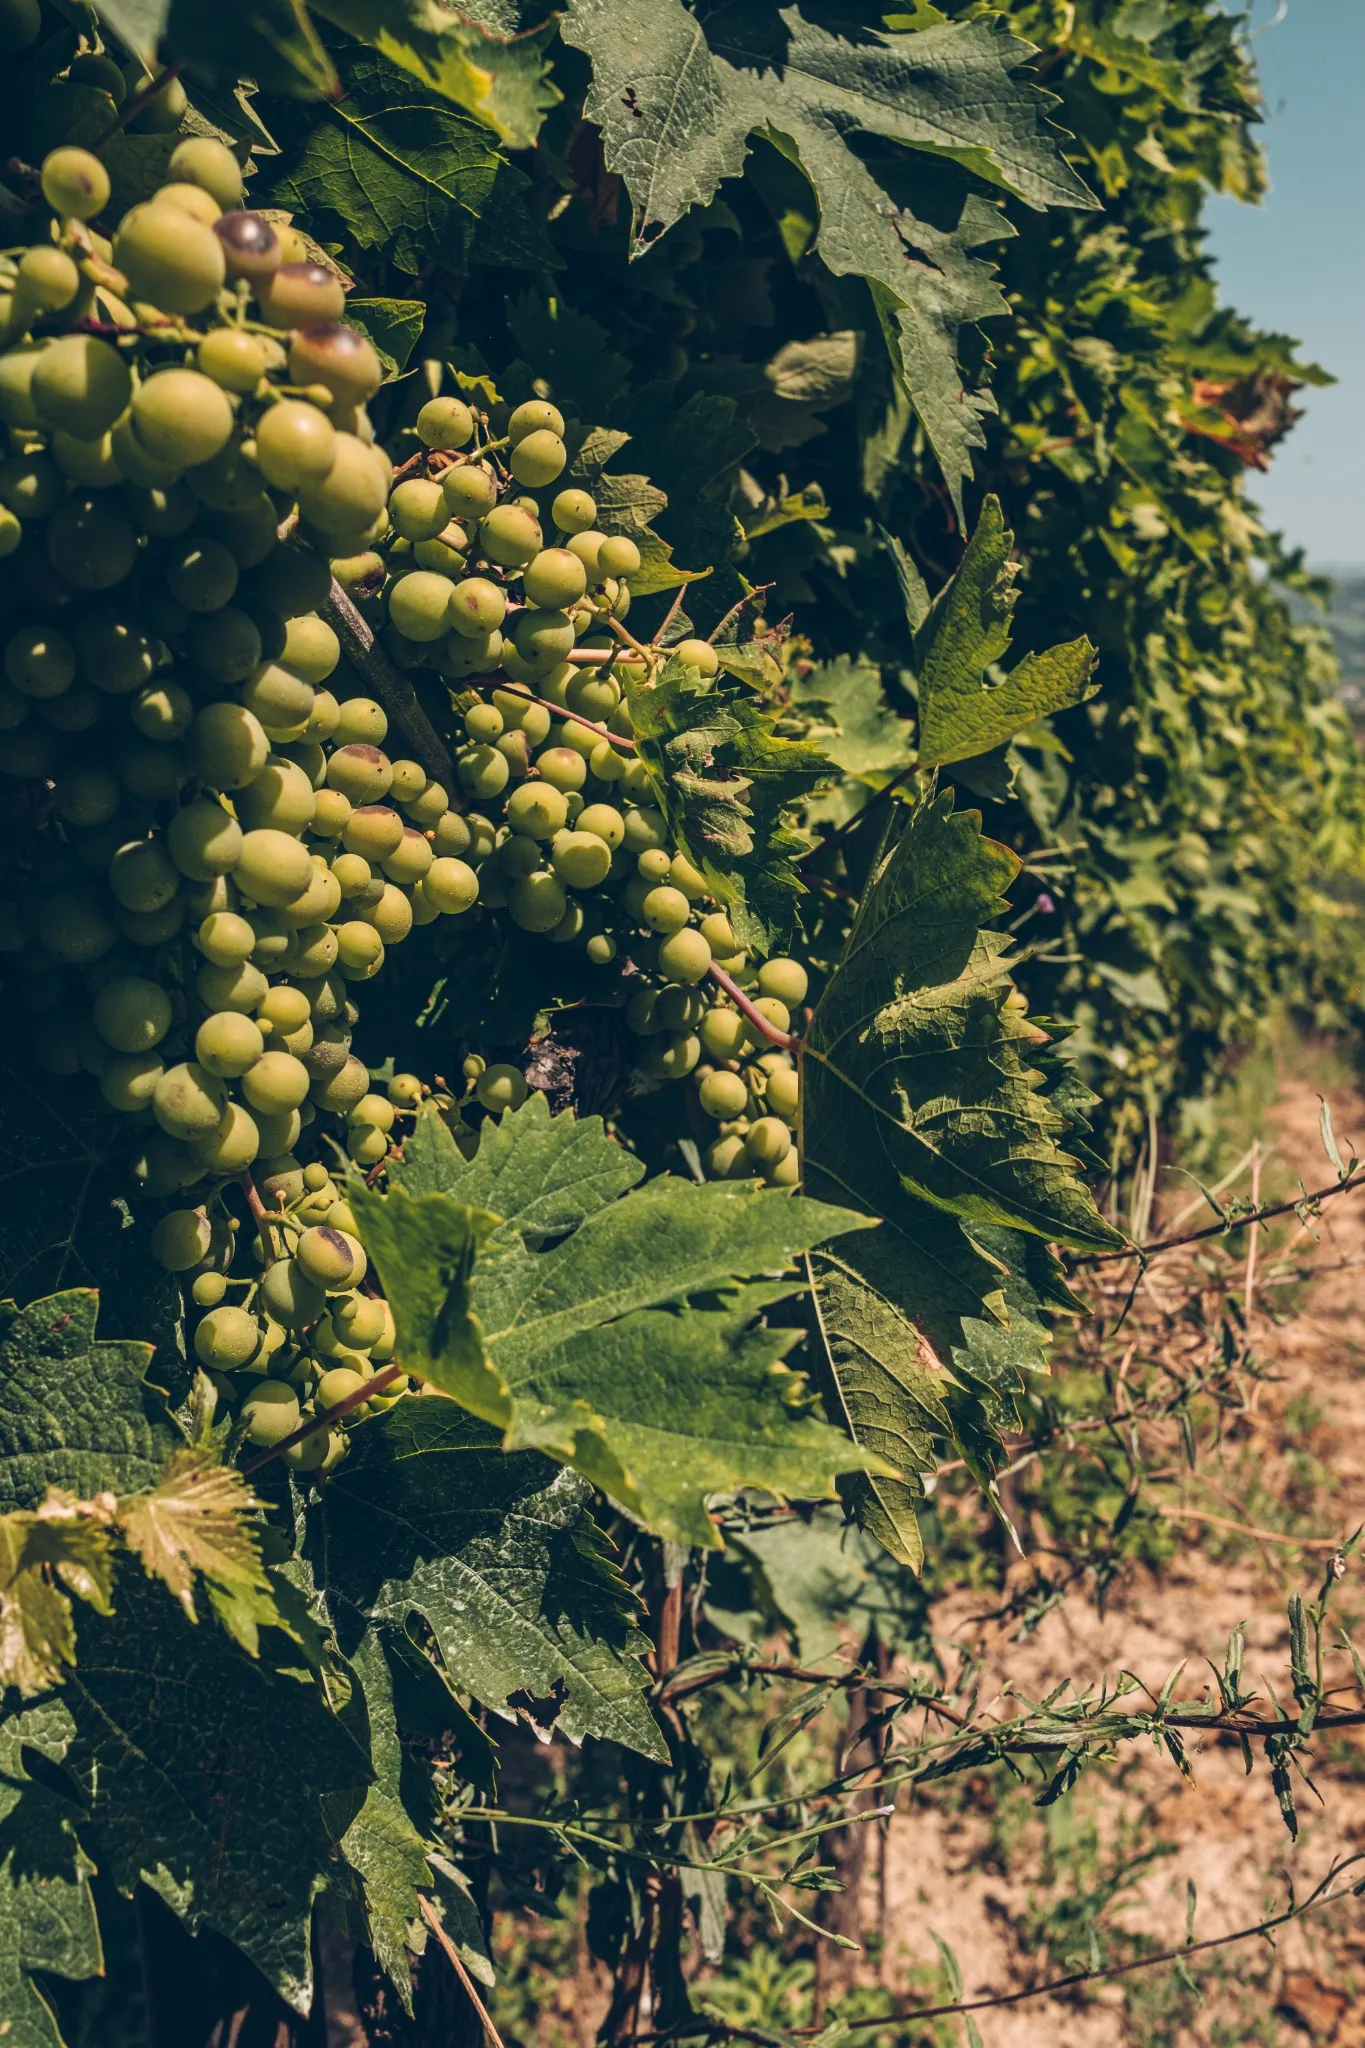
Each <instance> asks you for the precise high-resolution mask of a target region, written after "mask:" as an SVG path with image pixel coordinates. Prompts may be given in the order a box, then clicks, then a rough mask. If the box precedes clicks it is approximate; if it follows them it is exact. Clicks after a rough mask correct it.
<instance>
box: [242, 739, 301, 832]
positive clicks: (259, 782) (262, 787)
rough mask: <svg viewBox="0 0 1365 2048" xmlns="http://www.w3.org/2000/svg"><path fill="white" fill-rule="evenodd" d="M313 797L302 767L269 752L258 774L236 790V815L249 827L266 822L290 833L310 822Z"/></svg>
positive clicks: (297, 830)
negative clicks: (244, 786)
mask: <svg viewBox="0 0 1365 2048" xmlns="http://www.w3.org/2000/svg"><path fill="white" fill-rule="evenodd" d="M316 801H317V800H316V798H315V796H314V794H313V785H312V783H311V782H310V781H309V780H308V777H307V776H306V775H305V774H304V772H303V770H302V768H300V767H298V766H297V765H296V764H295V763H294V762H293V761H285V760H281V759H280V758H279V756H278V755H272V756H271V758H270V759H269V760H268V761H267V762H266V764H265V766H264V768H262V770H261V772H260V774H259V775H256V776H253V778H252V780H251V781H250V782H249V783H248V784H247V786H246V788H245V789H243V790H240V791H239V792H238V794H237V798H236V808H237V816H238V819H239V821H240V822H241V824H243V825H244V826H246V827H248V828H249V829H252V830H255V829H256V828H258V827H260V826H266V825H268V826H272V827H274V829H275V830H277V831H280V832H288V833H290V834H291V835H292V834H296V833H300V832H302V831H304V830H305V828H306V827H307V826H309V825H310V824H311V823H312V820H313V811H314V807H315V805H316Z"/></svg>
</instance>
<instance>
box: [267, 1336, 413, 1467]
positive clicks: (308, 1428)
mask: <svg viewBox="0 0 1365 2048" xmlns="http://www.w3.org/2000/svg"><path fill="white" fill-rule="evenodd" d="M402 1372H403V1368H402V1366H401V1365H399V1364H398V1363H397V1362H396V1361H395V1363H394V1364H393V1365H386V1366H383V1367H381V1369H380V1370H379V1371H378V1372H377V1373H376V1374H375V1375H374V1377H373V1379H368V1380H366V1381H365V1383H364V1385H363V1386H360V1387H357V1388H356V1390H355V1392H354V1393H353V1394H348V1395H347V1396H346V1398H345V1400H344V1401H338V1402H336V1404H335V1405H334V1406H333V1407H331V1408H324V1409H323V1411H322V1413H321V1414H320V1415H314V1416H313V1417H312V1418H311V1420H310V1421H308V1422H304V1423H301V1424H300V1425H299V1427H298V1428H297V1429H296V1430H295V1431H294V1434H293V1435H292V1436H287V1437H284V1438H282V1439H281V1441H280V1442H279V1443H277V1444H272V1445H271V1446H270V1449H269V1450H268V1451H262V1452H261V1453H260V1455H259V1456H258V1457H255V1458H250V1459H248V1460H247V1462H246V1464H245V1465H243V1466H242V1468H241V1470H242V1474H243V1476H244V1477H248V1478H249V1477H250V1475H251V1474H252V1473H253V1472H259V1471H260V1469H261V1467H262V1465H268V1464H269V1463H270V1461H271V1459H272V1458H278V1457H279V1456H280V1455H281V1453H282V1452H284V1451H290V1450H292V1449H293V1448H294V1445H295V1444H301V1443H302V1442H303V1441H304V1439H305V1437H310V1436H316V1435H317V1433H318V1431H319V1430H320V1429H326V1428H327V1427H328V1425H329V1424H330V1423H333V1422H340V1420H341V1418H342V1416H343V1415H349V1414H350V1412H351V1410H352V1409H353V1408H363V1407H364V1405H365V1403H366V1402H367V1401H368V1400H369V1398H370V1396H371V1394H381V1393H382V1392H383V1391H384V1389H385V1387H391V1386H392V1385H393V1383H394V1381H395V1380H396V1379H399V1378H401V1377H402Z"/></svg>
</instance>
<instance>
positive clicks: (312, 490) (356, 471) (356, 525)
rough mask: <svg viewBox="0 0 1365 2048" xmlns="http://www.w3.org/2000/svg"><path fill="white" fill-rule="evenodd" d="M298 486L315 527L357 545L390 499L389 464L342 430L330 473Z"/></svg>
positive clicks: (301, 504) (301, 507)
mask: <svg viewBox="0 0 1365 2048" xmlns="http://www.w3.org/2000/svg"><path fill="white" fill-rule="evenodd" d="M257 445H258V447H259V442H258V444H257ZM295 489H296V490H297V493H298V503H299V511H300V512H301V513H302V515H303V517H304V518H305V519H306V520H308V521H309V522H310V524H311V525H312V526H315V527H316V528H317V529H318V531H319V532H320V533H322V534H323V535H325V536H326V537H327V538H328V539H332V540H336V541H338V542H345V543H346V544H347V546H348V547H349V546H353V545H354V544H355V543H356V542H358V541H360V540H361V538H362V536H363V535H364V534H366V533H367V532H368V531H369V529H370V527H371V526H372V525H373V524H374V522H375V520H376V519H377V518H378V517H379V515H380V513H381V512H382V511H383V510H384V507H385V505H386V504H387V502H388V495H389V478H388V464H387V462H386V461H384V460H383V459H382V458H381V457H380V455H379V453H378V451H377V450H376V449H373V448H367V447H366V445H365V443H364V442H363V441H361V440H359V439H357V437H356V436H355V435H354V434H347V433H338V434H337V436H336V442H335V447H334V450H333V456H332V464H331V467H330V469H329V470H328V471H327V474H326V475H325V476H324V477H322V478H320V479H319V480H318V481H317V482H316V483H315V482H313V481H312V480H311V479H307V480H302V479H301V480H300V482H299V483H298V484H297V485H296V486H295Z"/></svg>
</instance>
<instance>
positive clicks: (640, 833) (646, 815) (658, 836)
mask: <svg viewBox="0 0 1365 2048" xmlns="http://www.w3.org/2000/svg"><path fill="white" fill-rule="evenodd" d="M622 824H623V832H622V844H623V845H624V847H625V849H626V852H627V853H633V854H635V855H637V856H638V855H640V854H642V853H644V852H645V851H646V849H647V848H649V847H654V846H666V845H667V844H668V827H667V825H666V824H665V823H664V819H663V814H662V812H660V811H657V810H655V809H654V807H653V806H652V805H651V804H642V805H637V806H634V807H632V808H631V809H630V810H628V811H627V812H626V813H625V814H624V818H623V821H622Z"/></svg>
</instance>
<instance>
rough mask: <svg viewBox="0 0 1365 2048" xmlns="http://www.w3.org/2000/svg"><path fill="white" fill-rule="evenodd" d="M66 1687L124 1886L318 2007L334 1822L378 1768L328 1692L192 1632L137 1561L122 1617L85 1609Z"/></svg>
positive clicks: (106, 1855) (78, 1766)
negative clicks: (319, 1908) (147, 1895)
mask: <svg viewBox="0 0 1365 2048" xmlns="http://www.w3.org/2000/svg"><path fill="white" fill-rule="evenodd" d="M63 1697H64V1699H65V1700H66V1702H67V1703H68V1704H69V1706H70V1709H71V1713H72V1717H73V1720H74V1723H75V1735H74V1739H73V1741H72V1745H71V1749H70V1752H69V1755H68V1757H67V1764H68V1768H69V1769H70V1770H71V1771H72V1773H73V1775H74V1776H75V1777H76V1778H77V1780H78V1782H79V1783H80V1784H81V1785H82V1787H83V1788H84V1790H85V1793H86V1796H87V1798H88V1801H89V1806H90V1814H91V1821H92V1825H93V1828H94V1831H95V1835H96V1838H97V1839H98V1842H99V1844H100V1861H101V1864H102V1865H103V1867H104V1868H105V1869H106V1870H107V1871H108V1872H109V1874H110V1875H111V1877H112V1878H113V1880H114V1882H115V1883H116V1884H117V1885H118V1887H119V1889H120V1890H121V1891H124V1892H131V1891H132V1889H133V1887H134V1885H135V1884H136V1883H137V1881H138V1879H139V1878H142V1879H143V1880H144V1881H145V1882H146V1883H148V1884H149V1885H151V1887H152V1888H153V1890H154V1891H157V1892H159V1893H160V1895H161V1897H162V1898H163V1899H165V1901H166V1902H167V1904H168V1905H169V1906H171V1907H172V1908H173V1909H174V1911H175V1912H177V1913H178V1914H179V1915H180V1917H181V1918H182V1919H183V1920H184V1921H185V1923H186V1925H187V1926H188V1927H189V1928H190V1930H191V1932H193V1931H194V1930H195V1929H197V1928H198V1927H200V1926H203V1925H208V1926H212V1927H215V1928H216V1929H217V1930H218V1932H219V1933H220V1934H224V1935H226V1936H227V1938H228V1940H229V1941H234V1942H236V1944H237V1946H238V1947H239V1948H240V1949H242V1950H243V1951H244V1952H245V1953H246V1954H247V1955H248V1956H250V1958H251V1960H252V1961H253V1962H254V1963H255V1965H256V1967H257V1969H259V1970H260V1971H261V1972H262V1974H263V1975H264V1976H265V1977H267V1978H268V1979H269V1980H270V1982H271V1983H272V1984H273V1985H274V1986H275V1988H276V1990H277V1991H278V1992H279V1993H280V1996H281V1997H282V1998H284V1999H285V2000H286V2001H287V2002H288V2003H289V2004H291V2005H293V2006H294V2007H295V2008H296V2009H297V2010H298V2011H300V2012H306V2011H307V2009H308V2005H309V2001H310V1998H311V1995H312V1994H311V1962H310V1957H309V1918H310V1913H311V1909H312V1902H313V1898H314V1896H315V1894H316V1893H317V1892H318V1891H319V1890H320V1889H321V1888H322V1886H323V1885H324V1884H325V1883H326V1882H327V1878H328V1873H329V1869H330V1868H331V1863H332V1853H333V1847H334V1842H335V1835H334V1833H333V1828H332V1826H331V1825H330V1824H329V1817H330V1816H332V1815H333V1814H334V1813H335V1812H336V1811H337V1810H338V1809H340V1810H341V1812H342V1813H343V1815H344V1818H342V1820H341V1822H340V1828H339V1829H338V1832H341V1831H344V1828H345V1827H346V1826H347V1825H349V1822H350V1820H351V1818H352V1817H353V1816H354V1813H355V1812H356V1811H357V1810H358V1808H359V1806H360V1804H361V1802H362V1799H363V1795H364V1790H365V1787H366V1786H367V1784H368V1783H369V1780H370V1776H371V1773H370V1769H369V1765H368V1763H367V1761H366V1759H365V1757H364V1756H363V1755H362V1753H361V1751H360V1750H359V1749H358V1748H357V1746H356V1744H355V1743H354V1742H353V1741H352V1740H351V1738H350V1736H349V1735H347V1734H346V1733H345V1731H344V1730H343V1729H342V1727H341V1726H340V1724H339V1722H338V1721H337V1719H336V1717H335V1715H334V1714H333V1713H332V1712H331V1711H330V1710H329V1708H328V1707H327V1706H326V1704H325V1703H324V1701H323V1698H322V1695H321V1692H320V1691H319V1690H317V1689H316V1688H315V1687H314V1686H312V1685H311V1684H300V1683H299V1682H298V1681H297V1680H295V1679H293V1678H289V1677H284V1676H279V1675H277V1674H275V1673H273V1672H272V1671H271V1670H270V1669H269V1667H268V1666H267V1665H266V1664H265V1663H264V1662H261V1663H253V1662H252V1661H251V1660H250V1659H249V1658H247V1657H245V1656H243V1655H242V1654H241V1652H240V1651H239V1650H237V1649H236V1648H235V1647H234V1646H233V1644H232V1643H230V1642H229V1640H228V1639H227V1638H226V1637H225V1636H224V1635H223V1634H222V1633H221V1632H220V1631H219V1630H217V1629H202V1628H193V1627H191V1625H190V1623H189V1621H188V1620H187V1619H186V1617H185V1614H184V1612H183V1610H182V1609H181V1607H180V1606H179V1604H178V1602H176V1601H175V1600H173V1599H171V1598H170V1597H169V1595H168V1594H167V1593H166V1591H165V1589H164V1588H163V1587H161V1586H159V1585H157V1584H156V1583H154V1582H153V1581H151V1580H149V1579H147V1578H145V1577H144V1576H143V1574H142V1573H141V1572H140V1571H136V1570H128V1569H125V1570H123V1571H121V1572H120V1574H119V1578H118V1586H117V1613H116V1614H115V1615H114V1617H113V1618H112V1619H109V1620H106V1619H105V1618H103V1617H102V1616H100V1615H98V1614H95V1613H92V1612H90V1611H88V1610H87V1611H86V1612H85V1613H83V1615H82V1619H81V1627H80V1637H79V1660H78V1663H77V1667H76V1670H75V1672H74V1673H73V1674H72V1676H71V1677H70V1679H69V1680H68V1682H67V1685H66V1687H65V1690H64V1694H63ZM324 1801H326V1802H327V1806H326V1811H324ZM267 1803H268V1808H269V1818H270V1825H269V1826H268V1827H263V1826H262V1825H261V1819H262V1811H263V1806H264V1805H265V1804H267Z"/></svg>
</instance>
